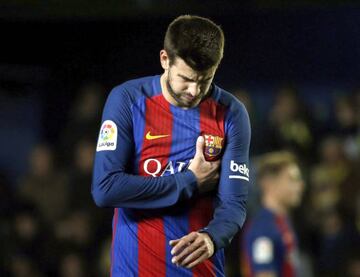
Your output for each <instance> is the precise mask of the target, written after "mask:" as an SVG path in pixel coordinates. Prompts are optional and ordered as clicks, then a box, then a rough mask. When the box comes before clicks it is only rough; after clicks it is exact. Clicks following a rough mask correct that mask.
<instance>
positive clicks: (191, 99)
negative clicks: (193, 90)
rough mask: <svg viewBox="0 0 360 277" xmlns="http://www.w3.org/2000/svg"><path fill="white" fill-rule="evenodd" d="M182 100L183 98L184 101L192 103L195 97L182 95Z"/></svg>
mask: <svg viewBox="0 0 360 277" xmlns="http://www.w3.org/2000/svg"><path fill="white" fill-rule="evenodd" d="M183 98H185V100H186V101H189V102H192V101H194V100H195V98H196V97H195V96H192V95H191V94H184V95H183Z"/></svg>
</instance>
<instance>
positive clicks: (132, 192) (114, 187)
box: [92, 170, 197, 209]
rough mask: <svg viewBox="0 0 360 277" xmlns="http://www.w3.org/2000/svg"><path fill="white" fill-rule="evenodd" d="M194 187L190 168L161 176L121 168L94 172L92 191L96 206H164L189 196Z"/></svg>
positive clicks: (195, 188) (195, 186)
mask: <svg viewBox="0 0 360 277" xmlns="http://www.w3.org/2000/svg"><path fill="white" fill-rule="evenodd" d="M196 191H197V182H196V177H195V176H194V174H193V173H192V172H191V171H189V170H188V171H186V172H182V173H176V174H174V175H170V176H165V177H143V176H137V175H131V174H127V173H124V172H114V173H107V174H103V175H100V176H96V175H95V176H94V179H93V184H92V195H93V198H94V201H95V203H96V204H97V205H98V206H100V207H124V208H139V209H151V208H165V207H169V206H172V205H174V204H176V203H177V202H178V201H179V200H183V199H189V198H191V197H192V196H193V195H194V193H195V192H196Z"/></svg>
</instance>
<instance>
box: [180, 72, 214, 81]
mask: <svg viewBox="0 0 360 277" xmlns="http://www.w3.org/2000/svg"><path fill="white" fill-rule="evenodd" d="M177 75H178V76H179V77H181V78H183V79H184V80H186V81H191V82H195V80H194V79H191V78H189V77H186V76H184V75H182V74H180V73H178V74H177ZM212 77H213V76H210V77H208V78H206V79H204V80H201V81H209V80H211V78H212Z"/></svg>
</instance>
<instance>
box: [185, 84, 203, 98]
mask: <svg viewBox="0 0 360 277" xmlns="http://www.w3.org/2000/svg"><path fill="white" fill-rule="evenodd" d="M187 91H188V92H189V93H190V94H191V95H192V96H194V97H195V96H197V95H198V94H199V93H200V85H199V84H197V83H193V84H190V85H189V87H188V90H187Z"/></svg>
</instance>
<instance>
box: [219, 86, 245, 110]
mask: <svg viewBox="0 0 360 277" xmlns="http://www.w3.org/2000/svg"><path fill="white" fill-rule="evenodd" d="M212 97H213V99H214V100H215V101H216V102H217V103H218V104H220V105H222V106H224V107H225V109H226V110H227V111H228V112H230V113H246V114H247V111H246V108H245V105H244V104H243V103H242V102H241V101H240V100H239V99H237V98H236V97H235V96H234V95H233V94H231V93H230V92H229V91H227V90H225V89H223V88H221V87H219V86H217V85H215V86H214V92H213V96H212Z"/></svg>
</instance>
